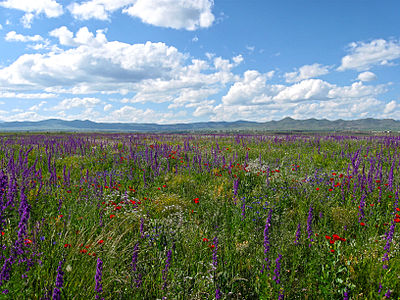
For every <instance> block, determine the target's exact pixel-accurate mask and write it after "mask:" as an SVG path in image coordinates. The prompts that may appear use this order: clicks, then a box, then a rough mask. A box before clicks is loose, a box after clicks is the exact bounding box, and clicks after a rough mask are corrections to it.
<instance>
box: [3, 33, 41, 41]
mask: <svg viewBox="0 0 400 300" xmlns="http://www.w3.org/2000/svg"><path fill="white" fill-rule="evenodd" d="M5 40H6V41H8V42H40V41H43V37H41V36H40V35H38V34H35V35H33V36H30V35H22V34H19V33H16V32H15V31H10V32H8V33H7V34H6V37H5Z"/></svg>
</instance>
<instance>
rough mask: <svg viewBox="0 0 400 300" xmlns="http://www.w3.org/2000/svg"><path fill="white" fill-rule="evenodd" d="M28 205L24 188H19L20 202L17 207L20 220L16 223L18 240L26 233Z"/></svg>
mask: <svg viewBox="0 0 400 300" xmlns="http://www.w3.org/2000/svg"><path fill="white" fill-rule="evenodd" d="M30 209H31V207H30V205H29V204H28V201H27V199H26V196H25V191H24V188H22V190H21V202H20V207H19V209H18V211H19V215H20V218H21V219H20V221H19V223H18V240H19V241H22V240H23V239H24V237H25V235H26V228H27V226H28V220H29V213H30Z"/></svg>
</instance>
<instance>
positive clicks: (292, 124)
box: [0, 117, 400, 132]
mask: <svg viewBox="0 0 400 300" xmlns="http://www.w3.org/2000/svg"><path fill="white" fill-rule="evenodd" d="M0 131H2V132H6V131H7V132H13V131H38V132H193V131H198V132H232V131H274V132H277V131H285V132H286V131H324V132H325V131H328V132H333V131H336V132H337V131H362V132H365V131H393V132H400V121H396V120H393V119H371V118H368V119H360V120H349V121H346V120H336V121H329V120H326V119H322V120H317V119H307V120H295V119H292V118H289V117H287V118H284V119H282V120H280V121H270V122H264V123H259V122H249V121H235V122H199V123H187V124H186V123H180V124H167V125H159V124H154V123H96V122H92V121H88V120H86V121H80V120H75V121H64V120H58V119H49V120H44V121H38V122H3V123H0Z"/></svg>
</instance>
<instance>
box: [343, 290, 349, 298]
mask: <svg viewBox="0 0 400 300" xmlns="http://www.w3.org/2000/svg"><path fill="white" fill-rule="evenodd" d="M343 300H349V290H348V289H346V291H345V292H344V294H343Z"/></svg>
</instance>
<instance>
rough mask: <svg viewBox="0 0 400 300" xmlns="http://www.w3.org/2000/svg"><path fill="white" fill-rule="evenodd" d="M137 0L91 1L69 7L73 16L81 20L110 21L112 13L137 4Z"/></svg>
mask: <svg viewBox="0 0 400 300" xmlns="http://www.w3.org/2000/svg"><path fill="white" fill-rule="evenodd" d="M135 1H136V0H90V1H85V2H82V3H76V2H73V3H72V4H70V5H69V6H68V10H69V11H70V12H71V14H72V16H73V17H74V18H76V19H79V20H89V19H98V20H103V21H105V20H109V18H110V13H113V12H114V11H116V10H118V9H121V8H122V7H125V6H127V5H130V4H133V3H135Z"/></svg>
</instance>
